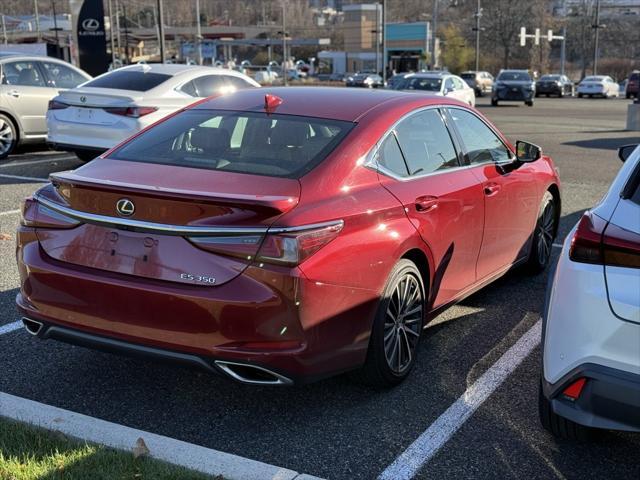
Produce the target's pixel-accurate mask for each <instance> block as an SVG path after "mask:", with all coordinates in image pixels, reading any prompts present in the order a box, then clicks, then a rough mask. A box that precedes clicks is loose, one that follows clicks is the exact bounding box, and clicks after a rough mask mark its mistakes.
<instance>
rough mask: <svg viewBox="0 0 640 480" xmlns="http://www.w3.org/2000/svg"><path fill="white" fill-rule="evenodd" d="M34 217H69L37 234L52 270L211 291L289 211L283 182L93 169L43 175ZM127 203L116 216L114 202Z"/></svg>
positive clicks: (145, 168) (290, 187)
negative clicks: (92, 271)
mask: <svg viewBox="0 0 640 480" xmlns="http://www.w3.org/2000/svg"><path fill="white" fill-rule="evenodd" d="M51 180H52V186H51V187H48V188H45V189H43V190H41V191H40V192H39V203H40V205H42V206H43V207H42V208H45V209H53V210H54V211H56V212H57V213H58V214H62V215H64V216H67V217H71V218H75V219H76V221H77V222H79V223H80V224H79V225H78V226H75V227H74V228H60V229H56V228H42V229H39V230H38V238H39V240H40V243H41V245H42V248H43V249H44V250H45V252H46V253H47V254H48V255H49V256H51V257H53V258H55V259H57V260H60V261H64V262H69V263H73V264H76V265H79V266H85V267H91V268H98V269H101V270H107V271H111V272H117V273H124V274H129V275H135V276H140V277H145V278H148V279H153V280H164V281H172V282H179V283H190V284H202V285H209V286H210V285H220V284H222V283H226V282H228V281H230V280H231V279H233V278H235V277H236V276H237V275H239V274H240V273H241V272H242V271H243V270H244V269H245V268H246V267H247V266H248V265H249V264H250V263H251V262H252V260H253V258H254V257H255V255H256V253H257V251H258V249H259V247H260V245H261V242H262V239H263V238H264V234H265V232H266V229H267V228H268V227H269V226H270V225H272V224H273V223H274V222H275V221H276V220H277V219H278V218H279V217H280V216H281V215H282V214H283V213H285V212H287V211H289V210H290V209H291V208H293V207H294V206H295V205H296V204H297V202H298V199H299V196H300V184H299V182H298V181H297V180H293V179H288V178H274V177H262V176H254V175H247V174H235V173H229V172H215V171H211V170H204V169H195V168H185V167H176V166H168V165H149V164H146V163H139V162H131V161H119V160H112V159H98V160H95V161H93V162H91V163H89V164H87V165H85V166H83V167H81V168H79V169H78V170H76V171H73V172H63V173H57V174H53V175H52V176H51ZM123 200H124V201H126V202H130V204H129V203H127V204H126V205H125V206H126V207H127V208H124V209H123V208H122V207H123V205H124V204H121V205H120V207H121V208H118V204H119V202H121V201H123Z"/></svg>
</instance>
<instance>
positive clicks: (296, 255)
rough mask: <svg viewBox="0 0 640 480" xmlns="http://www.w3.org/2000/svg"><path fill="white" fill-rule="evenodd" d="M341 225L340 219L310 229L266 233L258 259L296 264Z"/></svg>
mask: <svg viewBox="0 0 640 480" xmlns="http://www.w3.org/2000/svg"><path fill="white" fill-rule="evenodd" d="M343 226H344V222H342V221H340V222H338V223H335V224H333V225H329V226H326V227H321V228H316V229H312V230H302V231H300V232H287V233H282V234H267V236H266V237H265V239H264V242H263V244H262V247H261V248H260V251H259V252H258V260H259V261H261V262H265V263H275V264H278V265H288V266H294V265H298V264H299V263H302V262H303V261H304V260H305V259H307V258H309V257H310V256H311V255H313V254H314V253H316V252H317V251H318V250H320V249H321V248H322V247H324V246H325V245H326V244H328V243H329V242H330V241H332V240H333V239H334V238H336V237H337V236H338V234H339V233H340V231H341V230H342V228H343Z"/></svg>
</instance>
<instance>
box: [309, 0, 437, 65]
mask: <svg viewBox="0 0 640 480" xmlns="http://www.w3.org/2000/svg"><path fill="white" fill-rule="evenodd" d="M342 11H343V15H344V20H343V24H342V31H343V35H344V50H342V51H335V50H324V51H321V52H319V53H318V59H319V60H320V62H321V64H324V65H325V71H327V70H328V72H327V73H346V72H349V73H351V72H359V71H371V72H373V71H381V70H382V66H383V65H387V66H388V67H389V68H390V69H392V70H395V71H398V72H400V71H410V70H420V69H422V68H426V67H427V59H428V58H429V57H430V55H429V54H430V50H429V45H430V43H431V42H430V35H431V29H430V28H429V22H410V23H387V24H386V27H385V35H386V49H385V51H384V52H383V51H382V46H381V44H382V7H381V5H380V4H379V3H372V4H355V5H344V6H343V7H342Z"/></svg>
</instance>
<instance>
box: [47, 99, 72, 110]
mask: <svg viewBox="0 0 640 480" xmlns="http://www.w3.org/2000/svg"><path fill="white" fill-rule="evenodd" d="M48 108H49V110H64V109H65V108H69V105H67V104H66V103H62V102H59V101H57V100H49V107H48Z"/></svg>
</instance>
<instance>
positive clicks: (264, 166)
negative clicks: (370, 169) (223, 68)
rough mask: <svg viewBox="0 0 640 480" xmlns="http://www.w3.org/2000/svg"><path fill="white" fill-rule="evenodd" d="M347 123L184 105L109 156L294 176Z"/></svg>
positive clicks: (328, 147)
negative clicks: (184, 108)
mask: <svg viewBox="0 0 640 480" xmlns="http://www.w3.org/2000/svg"><path fill="white" fill-rule="evenodd" d="M353 125H354V124H353V123H351V122H344V121H337V120H327V119H321V118H313V117H300V116H293V115H277V114H271V115H267V114H265V113H254V112H234V111H222V110H221V111H216V110H187V111H185V112H182V113H180V114H178V115H176V116H174V117H171V118H169V119H167V120H166V121H164V122H162V123H160V124H158V125H157V126H155V127H153V128H151V129H150V130H147V131H146V132H144V133H143V134H141V135H139V136H137V137H135V138H134V139H132V140H131V141H130V142H128V143H127V144H125V145H124V146H123V147H121V148H119V149H118V150H116V151H115V152H114V153H113V154H111V156H110V157H109V158H113V159H116V160H130V161H135V162H145V163H155V164H162V165H175V166H183V167H191V168H203V169H209V170H218V171H226V172H237V173H248V174H253V175H265V176H272V177H286V178H299V177H301V176H302V175H304V174H305V173H307V172H308V171H309V170H311V169H312V168H313V167H315V166H316V165H318V164H319V163H320V162H321V161H322V160H324V159H325V158H326V157H327V156H328V155H329V153H331V151H332V150H333V149H334V148H335V147H336V146H337V145H338V144H339V143H340V142H341V141H342V139H344V137H345V136H346V135H347V134H348V133H349V131H350V130H351V128H353Z"/></svg>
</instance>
